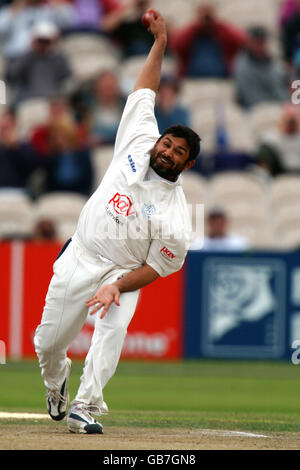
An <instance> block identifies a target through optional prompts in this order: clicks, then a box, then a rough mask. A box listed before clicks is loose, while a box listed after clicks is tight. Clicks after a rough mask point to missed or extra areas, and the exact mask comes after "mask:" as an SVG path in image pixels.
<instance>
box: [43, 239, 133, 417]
mask: <svg viewBox="0 0 300 470" xmlns="http://www.w3.org/2000/svg"><path fill="white" fill-rule="evenodd" d="M128 271H129V270H125V269H121V268H119V267H117V266H116V265H114V264H111V263H107V262H104V261H101V260H100V259H99V258H97V257H96V256H95V255H92V254H91V253H88V252H87V250H86V249H85V248H84V247H83V246H82V245H81V244H80V243H79V241H78V239H77V238H76V235H75V237H73V239H72V241H71V242H70V243H69V245H68V246H67V248H66V250H65V251H64V253H63V254H62V255H61V256H60V257H59V258H58V259H57V260H56V262H55V263H54V266H53V273H54V274H53V277H52V279H51V282H50V285H49V288H48V293H47V296H46V302H45V307H44V310H43V315H42V320H41V324H40V325H39V326H38V327H37V329H36V332H35V337H34V345H35V350H36V354H37V356H38V359H39V364H40V367H41V374H42V377H43V380H44V384H45V386H46V387H47V388H48V389H51V390H56V389H60V388H61V386H62V384H63V381H64V379H65V375H66V355H67V349H68V347H69V345H70V343H71V342H72V341H73V340H74V338H75V337H76V336H77V335H78V333H79V332H80V330H81V328H82V326H83V324H84V321H85V319H86V317H87V314H88V309H87V307H86V305H85V302H86V300H87V299H89V298H90V297H91V296H92V295H94V294H95V292H96V291H97V290H98V289H99V288H100V286H101V285H103V284H106V283H111V282H114V281H115V280H116V279H117V278H118V277H120V276H122V275H123V274H126V273H127V272H128ZM138 296H139V291H138V290H137V291H134V292H126V293H122V294H121V296H120V306H117V305H115V304H114V303H113V304H112V305H111V307H110V309H109V311H108V312H107V313H106V315H105V317H104V318H103V319H100V315H99V312H97V313H96V314H95V316H96V320H95V329H94V333H93V337H92V341H91V346H90V349H89V351H88V354H87V356H86V360H85V365H84V369H83V374H82V376H81V379H80V380H81V382H80V386H79V389H78V392H77V395H76V397H75V399H74V401H73V402H83V403H85V404H87V405H90V406H92V407H93V408H94V407H95V410H96V413H97V411H98V412H99V414H101V413H106V412H107V411H108V409H107V405H106V403H105V402H104V401H103V388H104V387H105V385H106V383H107V382H108V380H109V379H110V378H111V377H112V376H113V374H114V373H115V370H116V367H117V365H118V362H119V359H120V354H121V350H122V346H123V343H124V339H125V336H126V333H127V327H128V325H129V323H130V321H131V319H132V317H133V314H134V311H135V309H136V305H137V301H138Z"/></svg>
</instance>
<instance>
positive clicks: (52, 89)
mask: <svg viewBox="0 0 300 470" xmlns="http://www.w3.org/2000/svg"><path fill="white" fill-rule="evenodd" d="M57 39H58V30H57V28H56V26H54V25H53V24H52V23H46V22H43V23H38V24H37V25H36V26H35V27H34V29H33V31H32V49H31V51H30V52H27V53H26V54H24V55H23V56H21V57H19V58H17V59H15V60H12V61H10V62H9V64H8V66H7V70H6V79H7V81H8V82H9V84H10V85H11V87H12V91H13V95H14V96H13V102H14V105H15V106H18V105H19V103H20V102H21V101H23V100H25V99H28V98H34V97H46V98H48V97H51V96H56V95H57V94H58V93H60V92H62V90H63V85H64V84H65V81H66V79H67V78H69V77H70V76H71V70H70V67H69V64H68V61H67V59H66V57H65V56H64V55H63V53H61V52H59V51H57V50H56V49H55V45H56V43H57Z"/></svg>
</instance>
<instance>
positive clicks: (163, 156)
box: [150, 134, 193, 181]
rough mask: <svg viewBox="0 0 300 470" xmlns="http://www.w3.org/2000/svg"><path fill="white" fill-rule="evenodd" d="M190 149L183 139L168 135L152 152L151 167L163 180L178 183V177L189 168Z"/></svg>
mask: <svg viewBox="0 0 300 470" xmlns="http://www.w3.org/2000/svg"><path fill="white" fill-rule="evenodd" d="M189 154H190V151H189V147H188V145H187V143H186V140H185V139H184V138H182V137H174V136H172V135H171V134H166V135H165V136H163V137H162V138H161V139H160V140H158V141H157V142H156V144H155V145H154V147H153V148H152V149H151V150H150V166H151V168H153V170H154V171H155V172H156V173H157V174H158V175H159V176H161V177H162V178H165V179H167V180H169V181H176V179H177V177H178V175H179V174H180V173H181V172H182V171H183V170H184V169H185V168H186V167H189V166H190V165H189V164H190V163H191V164H192V163H193V162H190V161H189V162H188V159H189Z"/></svg>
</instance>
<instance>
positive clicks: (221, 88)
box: [180, 79, 234, 109]
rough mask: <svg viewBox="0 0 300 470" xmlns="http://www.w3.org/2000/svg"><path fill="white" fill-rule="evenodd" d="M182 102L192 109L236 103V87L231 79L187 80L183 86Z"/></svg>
mask: <svg viewBox="0 0 300 470" xmlns="http://www.w3.org/2000/svg"><path fill="white" fill-rule="evenodd" d="M180 101H181V103H182V104H183V105H184V106H187V107H189V108H191V109H195V108H198V107H199V106H201V107H202V106H208V105H213V104H214V103H232V102H233V101H234V86H233V83H232V81H231V80H229V79H228V80H222V79H220V80H218V79H215V80H214V79H209V80H207V79H185V80H184V81H183V84H182V89H181V93H180Z"/></svg>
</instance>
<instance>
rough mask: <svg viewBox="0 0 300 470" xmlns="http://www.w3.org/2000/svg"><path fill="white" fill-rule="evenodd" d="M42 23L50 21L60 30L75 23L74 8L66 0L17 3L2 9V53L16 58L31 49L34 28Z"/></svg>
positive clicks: (0, 24) (0, 12) (18, 0)
mask: <svg viewBox="0 0 300 470" xmlns="http://www.w3.org/2000/svg"><path fill="white" fill-rule="evenodd" d="M40 21H47V22H51V23H53V24H55V25H56V27H57V28H58V29H59V30H62V29H64V28H65V27H67V26H69V25H70V24H71V22H72V21H73V7H72V5H71V4H70V3H69V2H67V1H63V0H59V1H57V0H56V1H55V0H49V1H48V2H47V3H46V4H45V2H44V0H14V1H13V2H12V4H11V5H8V6H4V7H2V8H1V9H0V41H1V43H2V54H3V56H4V57H5V58H6V59H14V58H16V57H19V56H21V55H24V54H25V53H26V52H29V50H30V48H31V30H32V27H33V26H34V25H35V24H37V23H39V22H40Z"/></svg>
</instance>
